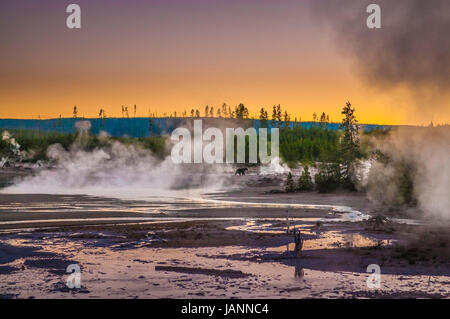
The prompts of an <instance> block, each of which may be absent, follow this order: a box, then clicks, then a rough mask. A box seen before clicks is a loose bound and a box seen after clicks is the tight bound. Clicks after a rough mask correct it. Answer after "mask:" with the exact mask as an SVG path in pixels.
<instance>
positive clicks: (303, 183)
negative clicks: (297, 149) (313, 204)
mask: <svg viewBox="0 0 450 319" xmlns="http://www.w3.org/2000/svg"><path fill="white" fill-rule="evenodd" d="M297 189H298V190H299V191H311V190H313V189H314V183H313V181H312V178H311V174H310V173H309V167H308V165H305V167H304V168H303V172H302V175H300V177H299V179H298V187H297Z"/></svg>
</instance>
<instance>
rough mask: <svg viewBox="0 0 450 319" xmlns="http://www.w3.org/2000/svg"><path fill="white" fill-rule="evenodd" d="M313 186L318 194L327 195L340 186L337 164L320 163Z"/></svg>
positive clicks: (339, 173)
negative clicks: (314, 185)
mask: <svg viewBox="0 0 450 319" xmlns="http://www.w3.org/2000/svg"><path fill="white" fill-rule="evenodd" d="M314 180H315V184H316V188H317V191H318V192H319V193H329V192H332V191H334V190H336V189H337V188H338V187H339V186H340V182H341V172H340V166H339V164H337V163H333V164H327V163H322V165H321V167H320V170H319V172H318V173H317V174H316V176H315V178H314Z"/></svg>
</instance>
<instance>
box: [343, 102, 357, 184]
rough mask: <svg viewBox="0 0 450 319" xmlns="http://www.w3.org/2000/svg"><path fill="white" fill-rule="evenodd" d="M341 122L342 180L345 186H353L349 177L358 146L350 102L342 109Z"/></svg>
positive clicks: (355, 122) (353, 114) (353, 110)
mask: <svg viewBox="0 0 450 319" xmlns="http://www.w3.org/2000/svg"><path fill="white" fill-rule="evenodd" d="M341 113H342V115H344V118H343V119H342V123H341V126H340V128H341V129H343V136H342V140H341V149H342V168H343V171H342V181H343V184H344V186H346V187H347V188H354V185H353V182H352V181H351V177H352V175H353V170H354V162H355V160H356V158H357V157H359V154H360V148H359V146H360V145H359V135H358V133H359V126H358V121H357V119H356V116H355V109H354V108H352V105H351V103H350V102H347V103H346V105H345V106H344V108H343V109H342V112H341Z"/></svg>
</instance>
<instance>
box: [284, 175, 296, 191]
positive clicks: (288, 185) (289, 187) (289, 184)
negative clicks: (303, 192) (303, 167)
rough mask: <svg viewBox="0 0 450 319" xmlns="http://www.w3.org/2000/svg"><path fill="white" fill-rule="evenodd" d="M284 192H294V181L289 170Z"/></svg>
mask: <svg viewBox="0 0 450 319" xmlns="http://www.w3.org/2000/svg"><path fill="white" fill-rule="evenodd" d="M286 192H287V193H292V192H295V183H294V178H293V177H292V173H291V172H289V174H288V176H287V180H286Z"/></svg>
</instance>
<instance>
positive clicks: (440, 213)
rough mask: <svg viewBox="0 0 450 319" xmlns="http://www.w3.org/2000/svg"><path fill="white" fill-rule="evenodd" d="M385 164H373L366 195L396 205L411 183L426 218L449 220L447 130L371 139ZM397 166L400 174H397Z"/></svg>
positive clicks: (410, 131) (449, 148)
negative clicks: (383, 155)
mask: <svg viewBox="0 0 450 319" xmlns="http://www.w3.org/2000/svg"><path fill="white" fill-rule="evenodd" d="M374 145H375V148H376V149H377V150H379V151H381V152H382V153H383V154H385V155H387V157H388V158H389V160H388V161H387V162H382V161H373V162H372V165H371V168H370V173H369V176H368V180H367V191H368V196H369V197H370V198H372V199H378V200H380V199H381V200H383V201H384V202H386V203H395V202H396V201H398V199H399V196H401V193H402V189H401V188H402V187H405V185H404V183H405V181H404V178H405V177H404V173H407V174H408V175H409V177H410V178H411V182H412V196H413V198H414V199H415V200H417V204H418V206H419V208H420V209H421V210H422V211H423V212H424V213H425V214H426V216H427V217H432V218H438V219H447V220H448V219H450V193H449V189H450V161H449V158H450V127H449V126H442V127H436V128H419V127H415V128H398V129H396V130H394V131H392V132H391V133H390V134H389V135H388V136H387V137H385V138H382V139H376V140H374ZM399 165H401V167H402V169H403V171H400V173H399V170H398V168H399Z"/></svg>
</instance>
